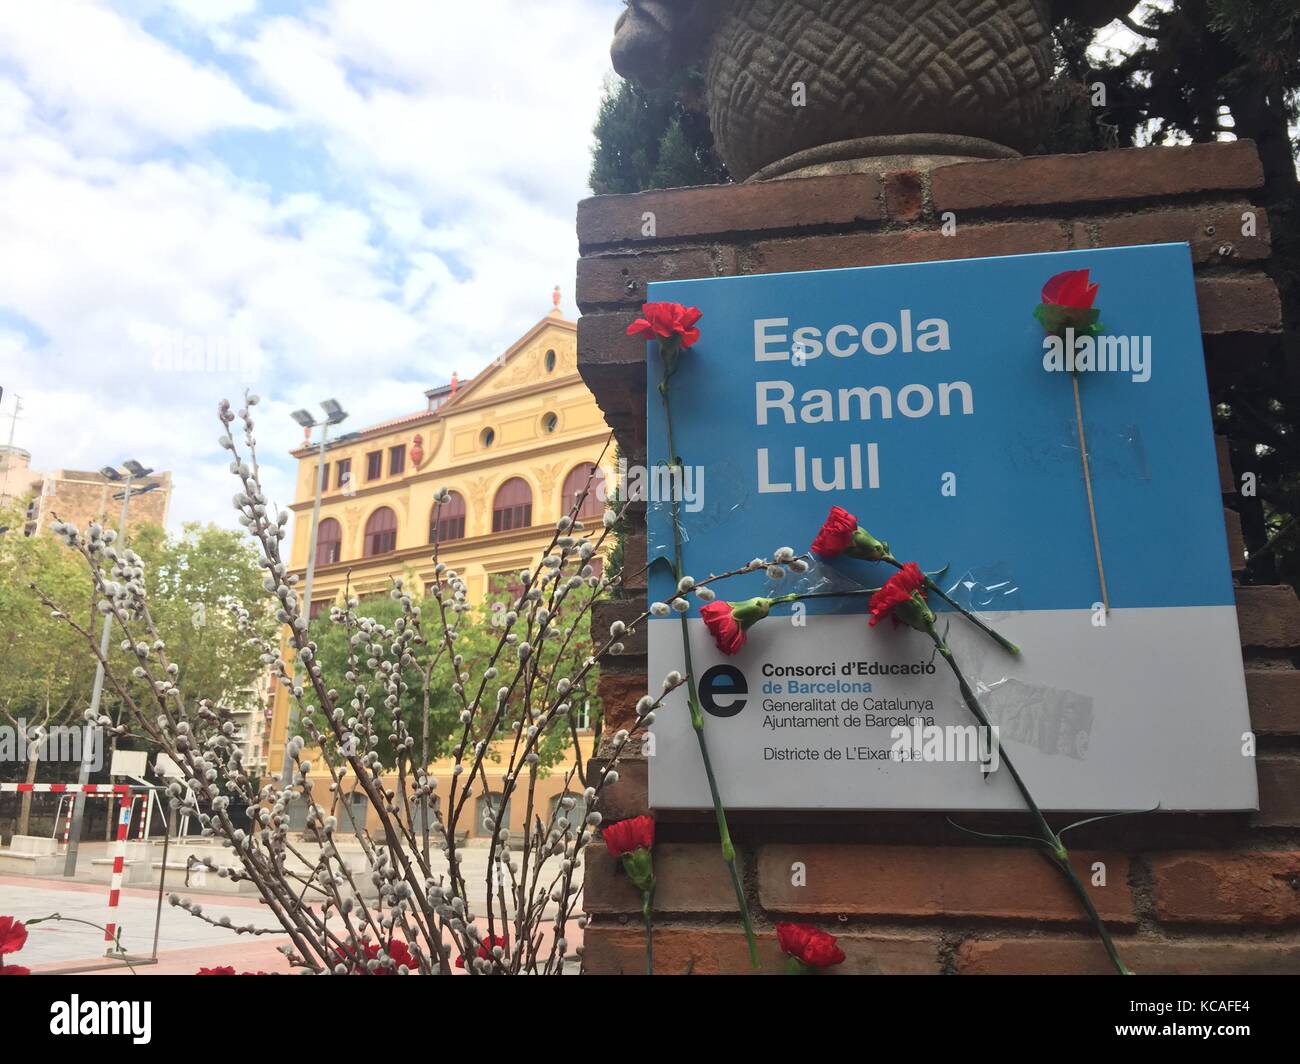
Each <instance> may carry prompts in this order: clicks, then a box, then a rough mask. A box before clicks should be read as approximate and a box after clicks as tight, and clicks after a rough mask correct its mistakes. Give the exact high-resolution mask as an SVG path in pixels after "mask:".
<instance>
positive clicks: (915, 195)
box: [885, 170, 925, 222]
mask: <svg viewBox="0 0 1300 1064" xmlns="http://www.w3.org/2000/svg"><path fill="white" fill-rule="evenodd" d="M924 211H925V178H924V177H923V176H922V174H921V172H920V171H919V170H895V171H894V172H893V173H892V174H886V175H885V214H886V215H888V216H889V218H890V220H891V221H895V222H915V221H916V220H917V219H919V218H920V217H921V214H922V213H923V212H924Z"/></svg>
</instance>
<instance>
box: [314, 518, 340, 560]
mask: <svg viewBox="0 0 1300 1064" xmlns="http://www.w3.org/2000/svg"><path fill="white" fill-rule="evenodd" d="M342 553H343V527H342V526H341V525H340V524H339V523H338V522H337V521H335V520H334V518H332V517H327V518H325V520H324V521H322V522H321V523H320V524H319V525H317V526H316V564H317V565H333V564H334V563H335V562H336V561H338V560H339V557H340V556H341V555H342Z"/></svg>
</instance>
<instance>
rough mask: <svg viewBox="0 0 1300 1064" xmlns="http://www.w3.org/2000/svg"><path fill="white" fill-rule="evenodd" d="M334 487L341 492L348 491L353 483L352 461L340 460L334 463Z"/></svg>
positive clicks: (349, 459) (347, 459)
mask: <svg viewBox="0 0 1300 1064" xmlns="http://www.w3.org/2000/svg"><path fill="white" fill-rule="evenodd" d="M334 476H335V480H334V486H335V487H336V488H338V489H339V491H347V490H348V485H349V484H351V483H352V459H351V458H340V459H339V460H338V461H337V462H335V463H334Z"/></svg>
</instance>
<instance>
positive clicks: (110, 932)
mask: <svg viewBox="0 0 1300 1064" xmlns="http://www.w3.org/2000/svg"><path fill="white" fill-rule="evenodd" d="M134 807H135V803H134V802H132V803H131V804H130V805H127V804H126V803H125V802H123V803H122V811H121V812H120V813H119V814H118V817H117V852H116V853H114V854H113V878H112V880H111V881H110V882H109V884H108V921H107V922H106V923H105V924H104V941H105V942H113V941H115V938H116V936H115V934H114V932H115V931H116V930H117V924H116V922H115V921H114V917H115V916H117V903H118V901H119V899H120V898H121V896H122V868H123V866H124V865H125V863H126V834H127V829H128V828H129V827H130V826H131V810H132V809H133V808H134Z"/></svg>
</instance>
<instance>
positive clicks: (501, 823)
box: [474, 791, 510, 838]
mask: <svg viewBox="0 0 1300 1064" xmlns="http://www.w3.org/2000/svg"><path fill="white" fill-rule="evenodd" d="M474 819H475V820H476V821H477V827H478V830H477V831H476V832H475V834H476V835H479V836H487V837H488V838H491V837H492V836H493V835H495V834H496V833H497V832H498V831H501V830H502V829H505V828H509V826H510V803H509V802H503V801H502V795H501V793H500V792H499V791H493V792H492V793H491V794H480V795H479V796H478V797H477V798H475V799H474Z"/></svg>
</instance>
